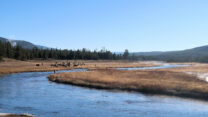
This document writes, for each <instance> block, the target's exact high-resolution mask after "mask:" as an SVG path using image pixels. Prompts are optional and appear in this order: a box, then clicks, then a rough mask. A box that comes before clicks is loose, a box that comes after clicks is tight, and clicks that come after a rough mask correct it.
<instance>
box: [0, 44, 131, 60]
mask: <svg viewBox="0 0 208 117" xmlns="http://www.w3.org/2000/svg"><path fill="white" fill-rule="evenodd" d="M128 56H129V54H128V50H125V53H124V54H115V53H112V52H111V51H108V50H105V49H101V50H100V51H96V50H94V51H90V50H87V49H85V48H83V49H81V50H67V49H65V50H61V49H38V48H37V47H35V48H33V49H25V48H22V47H21V46H18V45H17V46H15V47H13V46H12V45H11V44H10V42H6V43H4V42H1V41H0V59H2V58H3V57H7V58H14V59H17V60H32V59H68V60H71V59H82V60H120V59H127V58H128Z"/></svg>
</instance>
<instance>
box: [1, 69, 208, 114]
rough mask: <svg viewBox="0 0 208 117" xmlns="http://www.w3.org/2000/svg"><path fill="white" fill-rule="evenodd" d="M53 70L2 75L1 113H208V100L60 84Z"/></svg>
mask: <svg viewBox="0 0 208 117" xmlns="http://www.w3.org/2000/svg"><path fill="white" fill-rule="evenodd" d="M169 67H170V66H168V68H169ZM85 70H86V69H75V70H68V71H67V72H76V71H85ZM60 72H66V71H60ZM52 73H53V72H28V73H16V74H9V75H5V76H3V77H1V78H0V113H30V114H34V115H36V116H37V117H179V116H181V117H182V116H183V117H196V116H197V117H207V116H208V102H205V101H197V100H191V99H182V98H176V97H170V96H152V95H144V94H141V93H136V92H119V91H107V90H97V89H90V88H83V87H77V86H71V85H65V84H58V83H53V82H50V81H48V79H47V76H49V75H50V74H52Z"/></svg>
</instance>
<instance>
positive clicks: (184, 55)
mask: <svg viewBox="0 0 208 117" xmlns="http://www.w3.org/2000/svg"><path fill="white" fill-rule="evenodd" d="M134 55H135V56H137V59H146V60H163V61H169V62H208V46H201V47H196V48H192V49H186V50H182V51H169V52H142V53H140V52H138V53H134Z"/></svg>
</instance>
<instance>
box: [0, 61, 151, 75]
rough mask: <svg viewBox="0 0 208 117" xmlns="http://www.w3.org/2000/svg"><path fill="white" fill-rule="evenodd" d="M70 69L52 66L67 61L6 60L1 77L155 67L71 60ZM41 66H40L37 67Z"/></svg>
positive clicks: (126, 63)
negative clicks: (19, 74)
mask: <svg viewBox="0 0 208 117" xmlns="http://www.w3.org/2000/svg"><path fill="white" fill-rule="evenodd" d="M69 62H70V63H71V66H70V67H65V66H51V65H54V64H55V63H57V64H62V63H67V60H30V61H19V60H14V59H6V58H4V61H3V62H0V75H4V74H10V73H19V72H42V71H53V70H68V69H76V68H88V69H108V68H117V67H146V66H155V65H153V64H146V63H143V62H131V61H104V60H100V61H96V60H88V61H87V60H84V61H83V60H70V61H69ZM73 63H84V65H79V66H73V65H72V64H73ZM37 65H39V66H37Z"/></svg>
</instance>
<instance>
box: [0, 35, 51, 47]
mask: <svg viewBox="0 0 208 117" xmlns="http://www.w3.org/2000/svg"><path fill="white" fill-rule="evenodd" d="M0 41H1V42H3V43H6V42H10V43H11V45H12V46H13V47H15V46H21V47H22V48H25V49H33V48H34V47H37V48H39V49H47V48H48V47H45V46H39V45H35V44H33V43H30V42H27V41H22V40H11V39H6V38H3V37H0Z"/></svg>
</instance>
